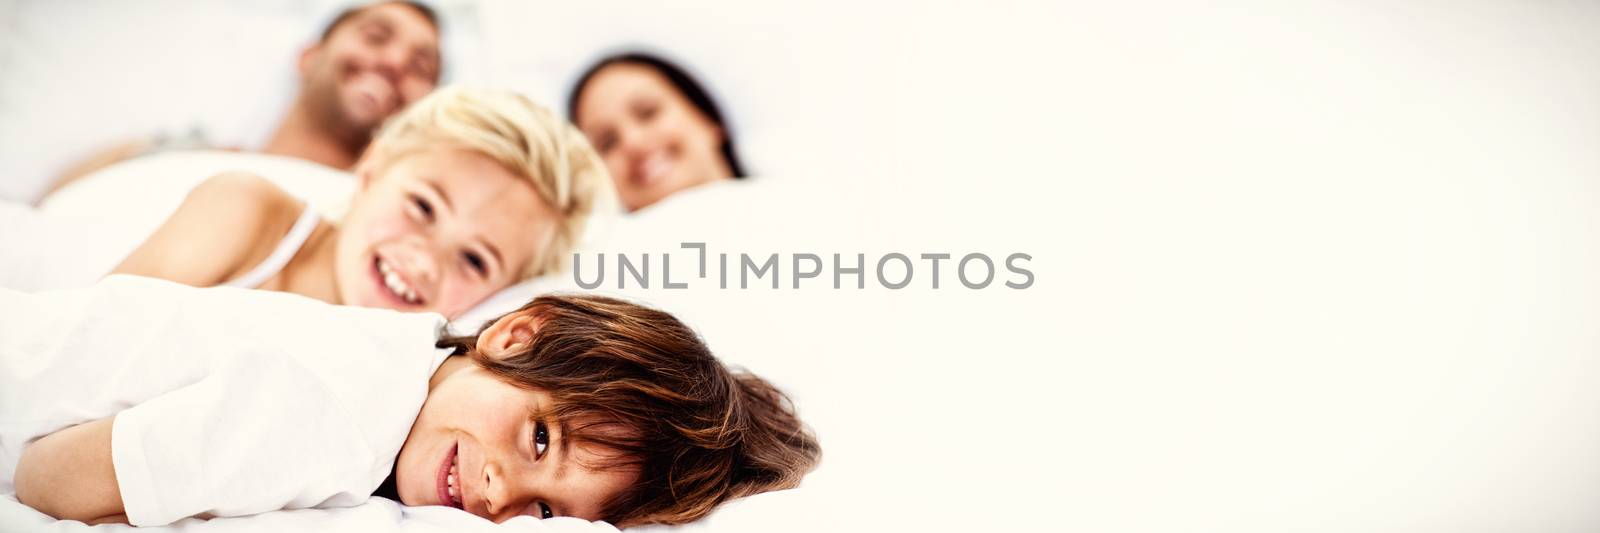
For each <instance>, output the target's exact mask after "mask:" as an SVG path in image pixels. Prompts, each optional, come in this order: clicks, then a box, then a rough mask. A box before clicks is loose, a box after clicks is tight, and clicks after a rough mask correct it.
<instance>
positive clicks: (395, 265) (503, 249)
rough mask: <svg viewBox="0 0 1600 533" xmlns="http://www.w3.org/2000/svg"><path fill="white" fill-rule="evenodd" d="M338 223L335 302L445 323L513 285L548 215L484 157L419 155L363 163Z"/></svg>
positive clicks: (451, 151)
mask: <svg viewBox="0 0 1600 533" xmlns="http://www.w3.org/2000/svg"><path fill="white" fill-rule="evenodd" d="M357 175H358V176H360V178H361V190H360V191H359V192H358V193H357V194H356V197H355V199H354V201H353V202H352V203H351V206H350V212H349V213H348V214H347V215H346V217H345V219H344V221H343V222H342V223H341V224H340V232H339V242H338V245H337V247H338V249H337V251H336V257H335V265H334V272H335V276H336V278H337V283H338V286H339V295H340V300H341V303H343V304H345V305H358V306H365V307H386V308H390V309H398V310H402V311H433V312H437V313H439V314H442V315H444V316H446V317H451V318H454V317H456V316H459V315H460V314H461V313H463V312H465V311H466V310H468V309H470V308H472V306H473V305H476V304H477V303H478V302H481V301H483V300H484V299H485V298H488V297H489V295H491V294H494V292H495V291H498V290H500V289H503V288H505V287H508V286H510V285H512V284H514V283H516V282H518V281H520V279H521V274H522V272H524V271H525V270H526V269H527V267H528V265H529V264H530V263H531V262H532V261H533V260H534V258H535V256H536V254H537V252H538V250H537V249H538V247H539V246H540V243H543V242H546V241H547V239H548V237H549V235H551V234H552V233H553V232H554V231H555V228H556V226H557V214H556V213H555V211H554V210H553V209H552V208H551V207H550V206H549V204H546V203H545V202H544V200H543V199H542V198H540V196H539V194H538V192H536V191H535V190H534V188H533V185H532V184H530V183H529V182H528V181H527V178H524V177H521V176H518V175H516V174H513V173H512V172H511V171H509V170H507V169H506V168H505V167H503V166H501V165H500V164H499V163H498V162H496V161H495V160H493V159H490V158H489V157H488V156H485V155H483V154H479V153H476V152H471V151H467V150H462V149H456V148H445V147H440V148H429V149H424V150H422V151H418V152H414V153H410V154H406V155H402V156H400V157H399V158H398V160H396V161H393V162H390V163H389V164H377V163H373V164H368V163H363V165H362V167H361V168H358V169H357Z"/></svg>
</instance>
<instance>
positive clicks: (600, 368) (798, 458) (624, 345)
mask: <svg viewBox="0 0 1600 533" xmlns="http://www.w3.org/2000/svg"><path fill="white" fill-rule="evenodd" d="M530 312H531V314H532V315H533V316H534V317H535V319H536V320H537V322H538V323H539V327H538V328H537V329H536V330H535V331H534V336H533V339H532V340H531V341H530V342H529V343H528V347H527V348H526V349H525V350H524V351H521V352H518V353H513V354H510V355H506V356H501V357H499V358H490V357H488V356H486V355H484V354H482V353H481V352H479V351H478V350H476V347H475V344H476V339H477V336H476V335H474V336H461V337H448V338H445V339H443V340H441V341H439V346H440V347H449V348H454V349H455V351H456V353H457V354H465V355H467V356H469V357H471V358H472V360H473V361H474V362H476V363H477V364H478V365H481V366H482V367H483V368H485V369H487V370H488V371H490V372H491V373H494V374H495V375H497V376H499V377H500V378H501V379H504V380H506V381H507V382H509V383H511V384H513V385H516V386H519V387H524V388H529V389H536V390H540V391H544V392H545V393H547V394H549V395H550V396H551V398H552V399H553V400H554V402H553V403H554V406H553V407H551V408H549V411H548V412H547V413H545V414H548V415H550V416H552V417H553V418H555V419H556V420H558V421H559V423H560V424H563V434H564V435H566V437H565V438H567V439H570V440H569V442H571V443H574V444H576V443H589V444H594V445H598V446H599V447H601V448H602V449H604V450H608V451H609V452H610V453H604V454H601V459H599V460H598V461H597V462H591V464H586V465H585V466H586V467H589V468H592V469H614V468H626V469H631V470H633V471H635V472H637V473H638V480H637V481H636V482H635V483H634V484H633V485H631V486H630V487H629V488H627V489H624V490H623V491H622V492H621V493H619V494H617V495H615V496H614V497H612V498H610V499H609V500H608V501H607V502H606V504H605V505H604V506H603V511H602V518H603V519H604V520H606V521H609V522H611V523H613V524H616V525H617V526H619V527H629V526H635V525H641V524H651V523H659V524H681V523H685V522H690V521H693V520H696V519H698V518H700V517H703V516H705V515H706V514H708V513H710V512H711V510H712V509H714V508H716V506H717V505H718V504H721V503H722V502H724V501H727V500H731V499H734V498H739V497H743V496H748V495H751V494H757V493H761V492H766V491H771V490H778V489H786V488H792V487H794V486H796V485H798V484H799V483H800V478H801V477H802V476H804V475H805V474H806V473H807V472H810V471H811V470H812V469H813V468H815V467H816V465H817V462H818V461H819V460H820V459H821V456H822V448H821V446H820V445H819V444H818V443H817V439H816V436H815V435H813V434H812V432H811V430H810V429H809V428H807V427H806V425H805V424H804V423H802V422H801V421H800V419H799V417H798V416H796V414H795V410H794V406H793V404H792V403H791V402H790V400H789V398H788V397H787V396H785V395H784V394H783V392H782V391H779V390H778V389H777V387H774V386H773V385H772V384H771V383H768V382H767V381H766V380H764V379H761V378H760V377H759V376H756V375H755V374H751V373H749V372H747V371H744V370H732V369H729V368H728V367H727V366H725V365H723V364H722V362H720V361H718V360H717V359H716V357H714V356H712V355H711V350H710V349H709V348H707V347H706V345H705V342H703V341H702V340H701V339H700V336H699V335H696V334H695V332H694V331H693V330H691V329H689V327H688V326H686V325H684V324H683V323H682V322H679V321H678V319H677V318H674V317H673V316H672V315H670V314H668V313H666V312H663V311H659V310H656V309H651V308H648V307H644V306H641V305H637V304H633V303H629V302H626V301H622V300H618V299H614V298H607V297H603V296H591V295H545V296H540V297H538V298H535V299H534V300H533V301H532V302H529V303H528V304H527V305H525V306H523V307H522V308H521V309H519V310H517V311H513V312H512V314H518V313H530ZM485 327H487V326H485Z"/></svg>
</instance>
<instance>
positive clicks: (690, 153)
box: [567, 52, 745, 211]
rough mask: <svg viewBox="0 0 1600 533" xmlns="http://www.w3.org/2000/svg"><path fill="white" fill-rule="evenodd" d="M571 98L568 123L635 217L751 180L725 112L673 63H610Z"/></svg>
mask: <svg viewBox="0 0 1600 533" xmlns="http://www.w3.org/2000/svg"><path fill="white" fill-rule="evenodd" d="M570 94H571V96H570V98H569V99H568V100H567V114H568V116H569V117H571V119H572V123H573V124H576V125H577V126H578V129H580V130H582V131H583V133H584V135H586V136H588V137H589V143H590V144H592V145H594V147H595V150H596V151H598V152H599V153H600V156H601V158H603V159H604V160H605V163H606V167H607V168H608V169H609V170H610V171H611V176H612V179H613V181H615V182H616V186H617V193H618V196H619V197H620V198H621V200H622V204H623V206H624V207H626V208H627V209H628V210H629V211H637V210H639V209H643V208H644V207H647V206H649V205H650V204H654V203H656V202H658V201H660V200H661V199H662V198H666V197H667V196H670V195H672V194H673V193H676V192H678V191H681V190H684V189H688V188H691V187H696V186H699V185H705V184H708V183H717V182H721V181H726V180H730V179H739V178H742V177H744V176H745V172H744V167H743V166H742V165H740V164H739V157H738V155H737V153H736V152H735V150H734V146H733V136H732V135H731V134H730V133H729V131H728V126H727V122H726V121H725V120H724V119H723V116H722V111H721V110H719V109H718V108H717V105H716V103H715V102H713V101H712V100H711V96H710V95H709V94H708V93H707V92H706V90H705V89H704V88H703V87H702V86H701V85H700V84H699V83H696V82H695V81H694V79H693V78H691V77H689V75H688V74H687V73H685V72H684V70H683V69H681V68H679V67H677V66H676V65H673V64H672V63H670V62H668V61H667V60H665V59H662V58H659V57H656V56H652V55H648V54H643V53H637V52H634V53H626V54H620V55H614V56H610V57H607V58H605V59H602V60H600V61H599V62H598V63H595V65H594V66H592V67H590V68H589V70H588V71H585V72H584V73H583V75H582V76H580V77H579V78H578V82H577V84H576V85H574V86H573V88H572V92H571V93H570Z"/></svg>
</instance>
